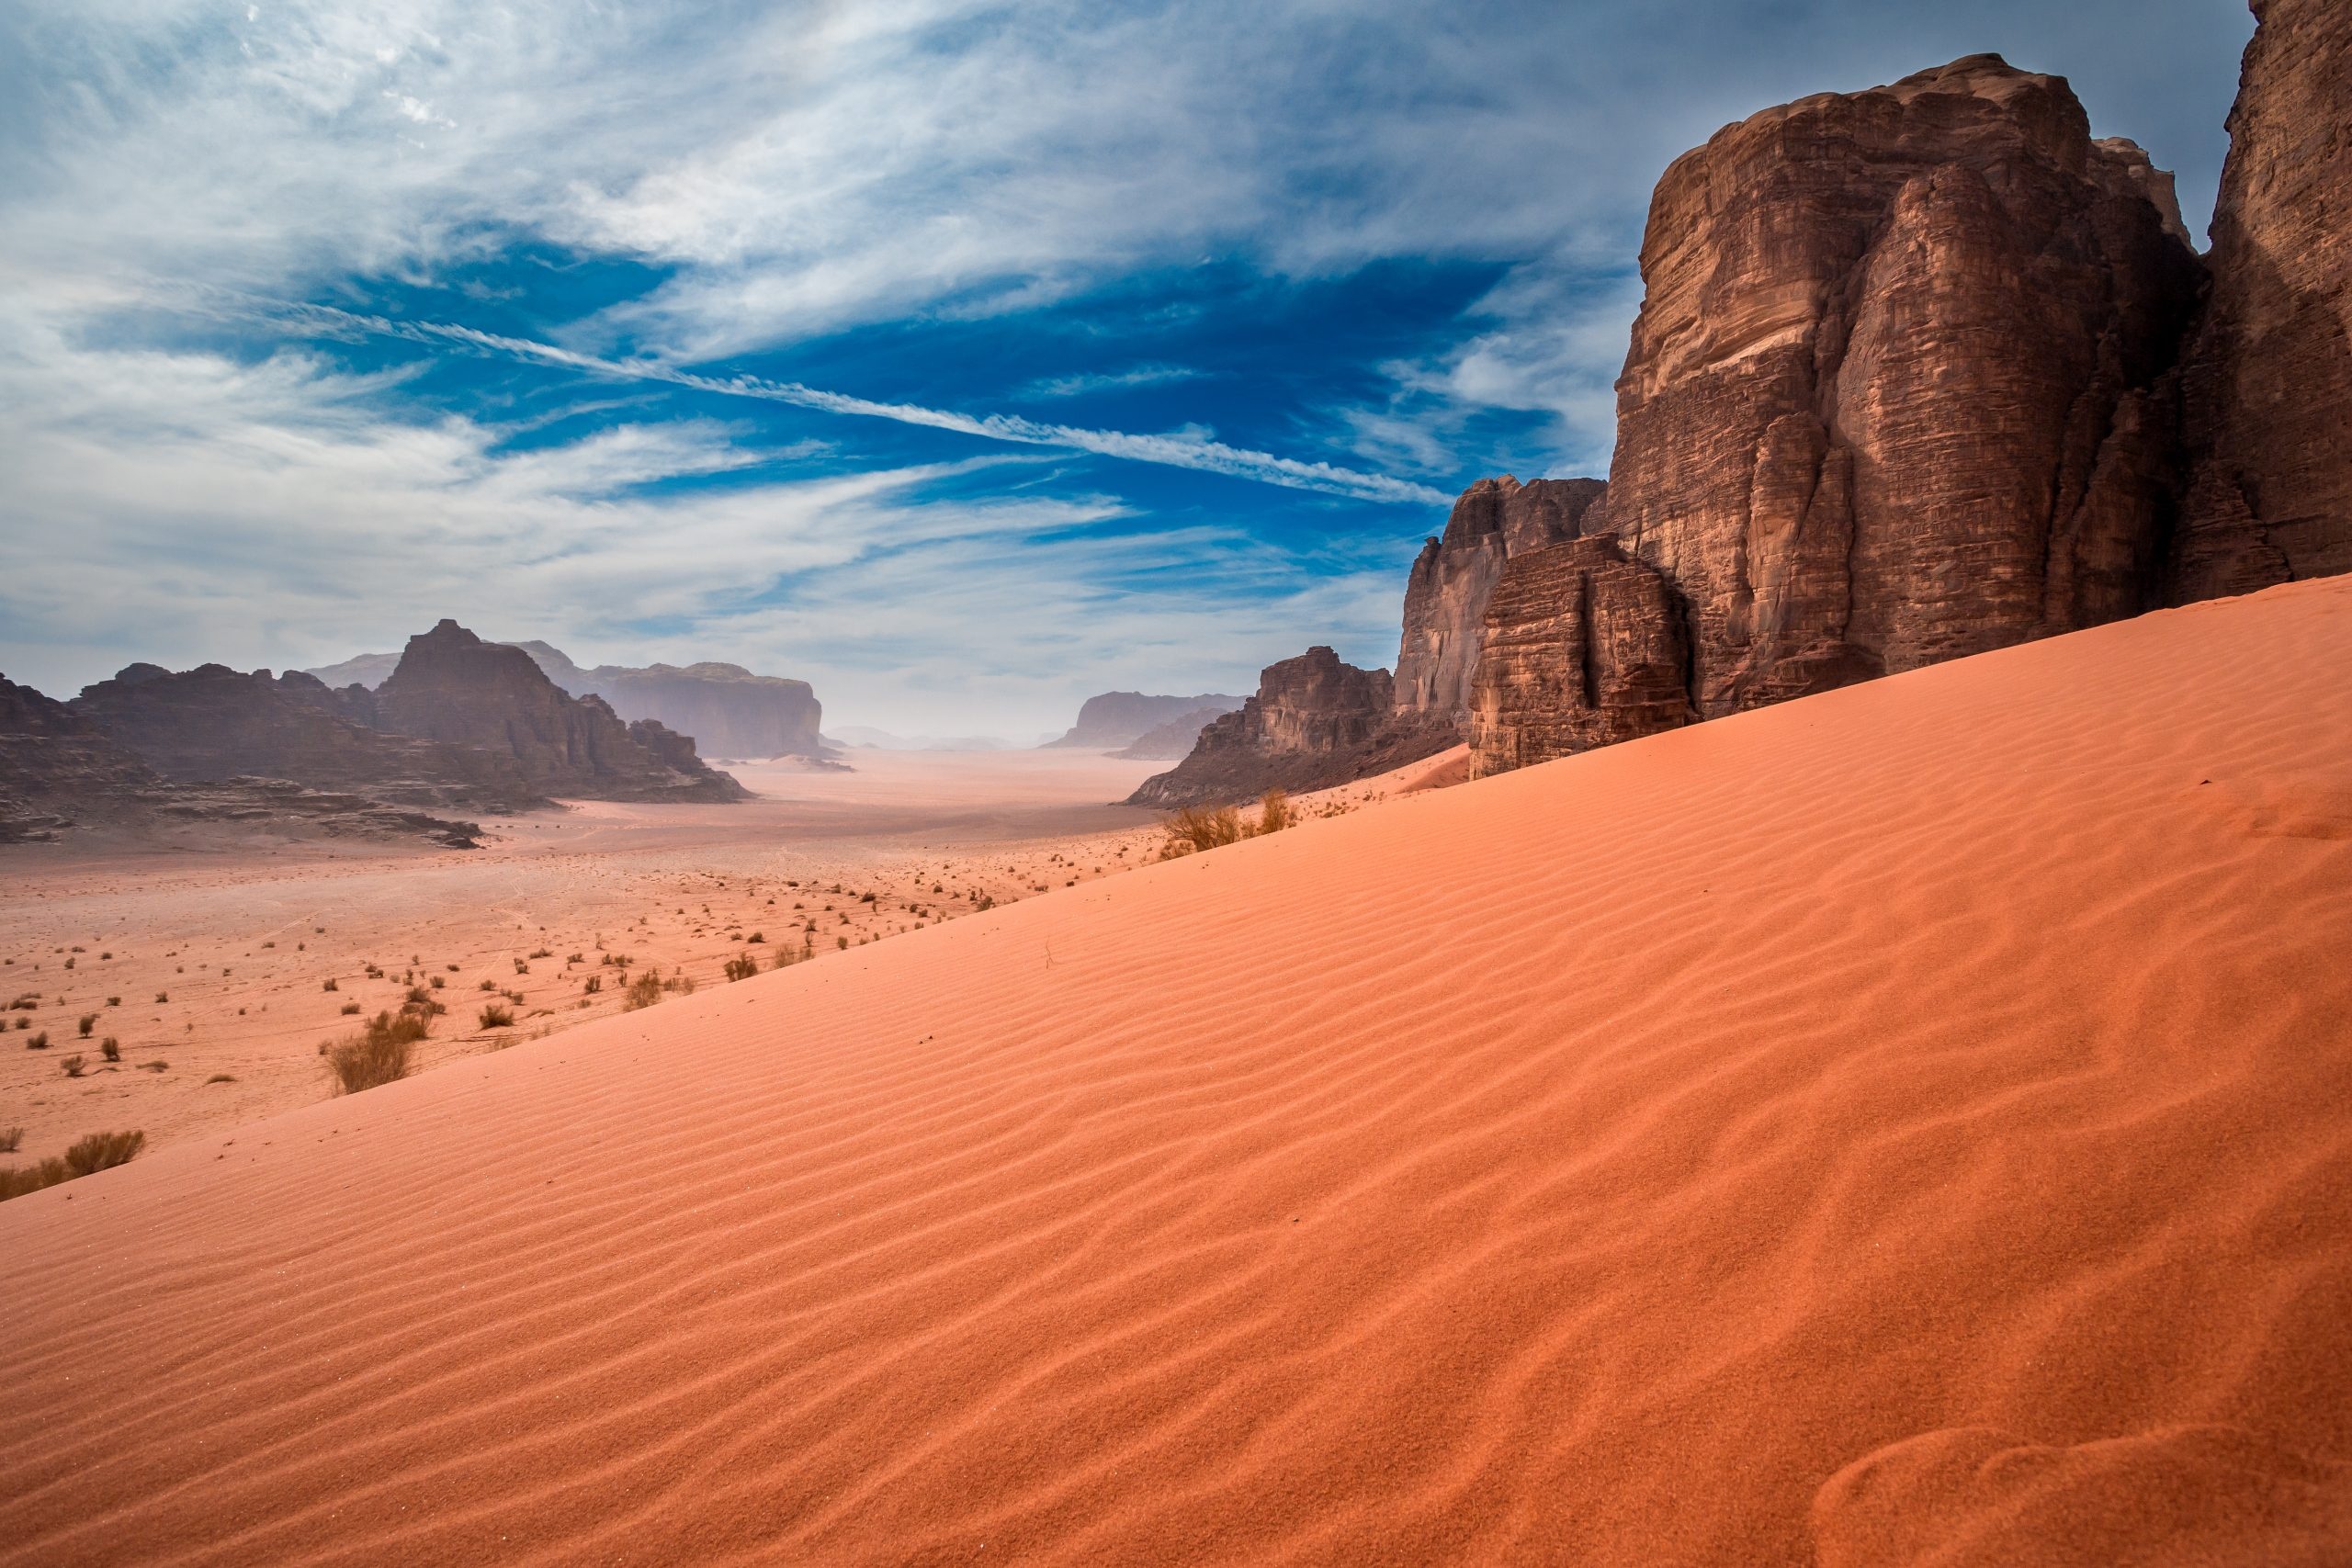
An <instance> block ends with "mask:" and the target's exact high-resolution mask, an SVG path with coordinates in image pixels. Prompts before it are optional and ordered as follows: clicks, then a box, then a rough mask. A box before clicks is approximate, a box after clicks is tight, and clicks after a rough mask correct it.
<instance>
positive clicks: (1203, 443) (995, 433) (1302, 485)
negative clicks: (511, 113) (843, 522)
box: [272, 305, 1446, 506]
mask: <svg viewBox="0 0 2352 1568" xmlns="http://www.w3.org/2000/svg"><path fill="white" fill-rule="evenodd" d="M272 314H273V316H274V317H275V319H277V320H279V321H284V322H286V323H287V324H288V325H290V326H293V327H296V328H297V329H300V328H303V327H306V326H307V327H309V328H311V329H312V330H314V331H316V332H318V333H320V334H321V335H339V334H343V333H353V332H359V333H369V334H371V335H374V336H378V337H394V338H401V339H404V340H406V341H408V342H411V343H422V344H443V343H447V344H458V345H459V346H461V347H464V348H469V349H471V350H473V351H474V352H476V353H480V354H489V355H499V356H502V357H504V358H508V359H519V360H525V361H528V362H530V363H533V364H537V365H554V366H560V367H564V368H566V369H571V370H578V371H581V372H582V373H583V374H586V375H591V376H601V377H605V378H611V379H614V380H625V381H665V382H668V383H670V384H671V385H673V386H678V387H690V388H693V389H695V390H696V391H701V392H714V393H717V394H718V395H719V396H722V397H730V398H757V399H760V400H763V401H765V402H774V403H789V404H791V405H792V406H793V407H795V408H804V409H817V410H820V411H821V412H826V413H839V414H855V415H860V416H862V417H864V418H867V419H888V420H894V421H896V422H898V423H900V424H920V425H925V426H928V427H930V428H932V429H933V430H953V431H956V432H958V433H959V434H965V435H977V436H979V437H981V438H982V439H984V440H989V441H1009V442H1014V443H1018V444H1019V445H1022V446H1060V447H1066V448H1069V449H1070V450H1073V451H1080V452H1094V453H1099V454H1101V455H1102V456H1103V457H1123V458H1125V459H1127V460H1128V461H1130V462H1136V463H1159V464H1162V465H1165V466H1167V467H1169V468H1196V469H1200V470H1202V471H1204V472H1206V473H1213V474H1229V475H1231V476H1233V477H1234V478H1237V479H1256V480H1259V481H1261V483H1265V484H1273V485H1283V486H1286V487H1288V488H1290V489H1292V490H1306V491H1318V492H1320V493H1322V494H1325V495H1344V496H1349V497H1352V498H1353V499H1355V500H1358V501H1382V502H1410V503H1412V504H1414V505H1421V506H1434V505H1442V504H1444V502H1445V500H1446V498H1445V496H1443V495H1442V494H1441V493H1440V492H1438V491H1434V490H1431V489H1430V487H1429V486H1427V485H1419V484H1414V483H1411V482H1410V481H1408V480H1405V479H1391V478H1389V477H1388V476H1387V475H1385V474H1364V473H1358V472H1356V471H1354V470H1353V469H1350V468H1334V467H1333V466H1332V465H1330V464H1329V463H1302V462H1300V461H1298V460H1297V459H1296V458H1294V457H1275V456H1274V455H1273V454H1272V453H1271V452H1252V451H1250V450H1249V449H1248V448H1246V447H1240V446H1227V445H1226V444H1225V443H1224V442H1222V441H1210V440H1207V439H1204V438H1203V437H1199V436H1193V435H1134V434H1128V433H1126V432H1124V431H1117V430H1087V429H1083V428H1080V427H1079V426H1076V425H1068V424H1046V423H1040V422H1038V421H1036V420H1033V419H1023V418H1022V417H1020V416H1019V415H1018V414H1003V413H992V414H986V415H982V416H980V417H978V418H975V417H974V416H972V415H970V414H963V413H956V412H952V411H949V410H945V409H929V408H924V407H922V406H921V405H920V404H916V403H883V402H876V401H874V400H871V399H868V398H854V397H851V396H849V395H848V394H847V393H843V392H829V391H826V390H824V389H822V388H820V387H807V386H803V385H801V384H800V383H799V382H797V381H771V380H769V379H767V378H765V377H761V376H705V375H702V374H700V373H699V372H696V371H693V370H681V369H678V368H675V367H672V366H667V365H661V364H656V363H654V362H652V361H650V360H624V359H605V358H601V357H599V356H597V355H592V354H575V353H574V352H572V351H571V349H568V348H559V347H557V346H556V345H554V344H546V343H537V342H534V341H533V340H531V339H529V338H517V337H503V336H501V335H499V334H498V333H486V332H481V331H479V330H477V329H476V328H473V327H461V326H454V325H451V324H449V323H447V322H441V321H394V320H392V319H390V318H389V317H385V316H367V315H361V314H358V313H357V312H356V311H351V310H336V309H334V307H333V306H329V305H288V306H281V307H279V308H278V309H277V310H275V311H273V312H272Z"/></svg>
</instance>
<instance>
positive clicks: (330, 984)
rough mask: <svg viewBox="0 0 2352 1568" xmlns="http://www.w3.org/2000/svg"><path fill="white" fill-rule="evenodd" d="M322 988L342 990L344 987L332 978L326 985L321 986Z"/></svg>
mask: <svg viewBox="0 0 2352 1568" xmlns="http://www.w3.org/2000/svg"><path fill="white" fill-rule="evenodd" d="M320 989H322V990H327V991H340V990H341V989H343V987H341V986H338V985H336V984H335V983H334V981H333V980H332V979H330V980H329V981H328V982H327V983H326V984H325V985H324V986H322V987H320Z"/></svg>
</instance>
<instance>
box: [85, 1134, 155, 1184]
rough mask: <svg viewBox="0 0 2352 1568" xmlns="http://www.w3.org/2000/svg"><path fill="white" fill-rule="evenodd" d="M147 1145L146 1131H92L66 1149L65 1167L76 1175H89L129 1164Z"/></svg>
mask: <svg viewBox="0 0 2352 1568" xmlns="http://www.w3.org/2000/svg"><path fill="white" fill-rule="evenodd" d="M146 1146H147V1134H144V1133H92V1134H90V1135H89V1136H87V1137H85V1138H84V1139H82V1140H81V1141H80V1142H78V1143H76V1144H75V1145H74V1146H73V1147H72V1148H70V1149H68V1150H66V1151H65V1168H66V1169H67V1170H69V1171H71V1172H72V1173H73V1174H74V1175H75V1176H87V1175H89V1174H90V1173H91V1172H92V1171H95V1170H105V1169H107V1168H108V1167H110V1166H118V1165H127V1164H129V1163H130V1158H131V1156H133V1155H136V1154H137V1153H138V1152H139V1151H140V1150H141V1149H142V1148H145V1147H146Z"/></svg>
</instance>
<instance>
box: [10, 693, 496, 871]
mask: <svg viewBox="0 0 2352 1568" xmlns="http://www.w3.org/2000/svg"><path fill="white" fill-rule="evenodd" d="M168 674H169V671H164V670H162V669H161V668H160V667H159V666H155V665H134V666H132V667H131V668H130V670H129V671H126V672H125V676H124V677H118V679H128V680H129V681H130V682H131V683H133V684H137V683H140V682H144V681H151V680H154V679H156V678H158V677H161V676H166V675H168ZM75 829H86V830H94V831H97V832H101V833H117V834H130V835H133V836H136V837H138V838H140V839H143V840H159V839H160V840H165V841H171V840H175V839H176V838H177V837H178V836H179V835H181V834H182V833H183V832H184V831H185V830H189V829H193V830H196V831H198V832H199V833H201V834H203V835H205V836H206V837H207V838H208V839H209V840H214V841H217V840H218V838H219V837H220V834H222V833H223V832H234V833H235V834H237V835H239V836H241V837H243V838H246V839H249V840H251V839H261V838H271V837H277V838H288V839H305V838H319V837H327V838H360V839H371V840H394V839H422V840H426V841H428V842H431V843H435V844H441V845H445V846H447V847H450V848H457V849H471V848H473V847H474V843H475V840H476V836H477V835H479V834H480V833H481V828H480V827H478V826H477V825H475V824H474V823H471V822H462V821H454V820H449V819H446V818H438V817H434V816H430V815H427V814H426V813H424V812H422V811H414V810H406V809H402V808H401V807H396V806H389V805H385V804H383V803H382V802H380V801H378V800H372V799H368V798H366V797H363V796H361V795H356V794H348V793H344V792H340V791H321V790H314V789H311V788H309V787H307V786H306V785H303V784H298V783H295V782H293V781H291V780H288V779H272V778H254V777H243V776H231V777H226V778H221V779H218V780H214V781H209V782H203V783H188V782H182V781H175V780H172V779H168V778H165V777H164V775H163V774H161V773H158V772H157V771H156V770H155V769H153V767H150V766H149V765H148V764H147V763H146V762H145V761H142V760H141V759H140V758H139V757H137V756H136V755H134V754H132V752H131V751H130V750H128V749H127V748H125V747H123V746H120V745H119V744H117V743H116V742H115V741H114V740H112V739H108V738H107V736H106V735H105V734H104V733H103V732H102V731H101V730H100V728H99V726H98V724H97V722H96V720H94V719H92V718H90V717H88V716H85V715H83V714H80V713H77V712H75V711H74V709H73V708H71V707H69V706H68V705H65V704H63V703H61V702H58V701H57V700H55V699H54V698H52V697H49V696H45V695H43V694H41V693H40V692H37V691H35V690H33V689H32V688H31V687H29V686H20V685H18V684H17V683H16V682H13V681H9V680H7V679H6V678H5V677H0V844H7V843H28V842H41V841H47V840H57V839H60V838H62V837H63V836H65V834H66V833H68V832H70V831H73V830H75Z"/></svg>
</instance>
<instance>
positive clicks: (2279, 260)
mask: <svg viewBox="0 0 2352 1568" xmlns="http://www.w3.org/2000/svg"><path fill="white" fill-rule="evenodd" d="M2253 8H2254V13H2255V15H2256V17H2259V18H2260V23H2259V25H2258V26H2257V27H2256V30H2255V36H2254V41H2253V42H2252V43H2250V44H2249V45H2247V47H2246V51H2245V64H2244V67H2243V69H2242V71H2241V73H2240V76H2239V82H2238V98H2237V104H2236V107H2234V108H2233V109H2232V110H2231V113H2230V155H2229V161H2228V163H2227V164H2224V165H2223V167H2222V193H2221V199H2220V201H2219V203H2218V204H2217V205H2216V207H2215V209H2214V212H2213V249H2212V252H2211V255H2210V257H2209V258H2208V260H2209V262H2210V264H2211V268H2212V272H2213V288H2212V294H2211V299H2210V301H2209V303H2208V305H2207V309H2206V313H2205V315H2204V318H2203V320H2202V321H2201V322H2200V324H2199V330H2198V333H2197V338H2196V343H2195V346H2194V348H2193V349H2192V351H2191V353H2190V355H2189V361H2188V371H2187V375H2186V378H2185V387H2186V401H2187V407H2188V440H2189V446H2190V450H2191V464H2190V488H2189V491H2188V497H2187V500H2186V502H2185V504H2184V508H2183V513H2184V515H2183V517H2182V520H2181V527H2180V531H2179V534H2178V536H2177V543H2176V548H2175V552H2174V559H2173V572H2172V577H2173V581H2172V583H2171V597H2172V599H2173V601H2174V602H2175V603H2186V602H2188V601H2189V600H2193V599H2205V598H2211V597H2213V596H2214V595H2216V594H2222V593H2243V592H2250V591H2252V590H2254V589H2256V588H2261V587H2265V586H2267V585H2268V584H2271V583H2274V582H2283V581H2289V580H2290V579H2293V578H2302V577H2322V576H2326V575H2328V574H2330V573H2334V572H2342V571H2352V337H2347V334H2348V333H2352V128H2348V125H2347V122H2352V6H2346V5H2345V4H2343V0H2255V4H2254V7H2253Z"/></svg>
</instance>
